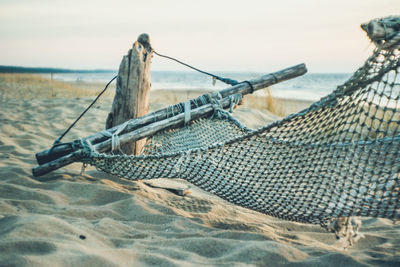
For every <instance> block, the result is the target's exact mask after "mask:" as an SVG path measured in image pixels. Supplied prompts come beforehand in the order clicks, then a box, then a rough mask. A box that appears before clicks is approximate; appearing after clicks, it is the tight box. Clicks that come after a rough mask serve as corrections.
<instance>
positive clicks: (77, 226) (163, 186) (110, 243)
mask: <svg viewBox="0 0 400 267" xmlns="http://www.w3.org/2000/svg"><path fill="white" fill-rule="evenodd" d="M172 94H173V92H170V94H169V95H172ZM157 97H158V98H159V99H164V100H165V95H162V94H161V93H159V92H153V93H152V99H153V102H157V101H154V99H157ZM175 97H176V99H179V97H182V96H175ZM91 99H92V98H41V97H37V96H36V95H35V94H31V95H25V94H24V95H20V97H18V98H16V97H15V95H12V94H8V93H7V92H5V91H2V92H0V266H281V265H290V266H335V267H337V266H377V265H381V266H396V265H397V266H399V265H400V225H393V224H392V222H391V221H389V220H385V219H376V218H363V219H362V220H363V226H362V228H361V233H362V234H363V235H364V238H362V239H360V240H359V241H358V242H357V243H356V244H355V245H354V246H353V247H350V248H348V249H344V246H343V244H342V243H341V242H340V241H338V240H336V238H335V235H334V234H333V233H329V232H327V231H325V230H324V229H322V228H321V227H319V226H318V225H309V224H301V223H293V222H288V221H283V220H280V219H276V218H273V217H271V216H268V215H265V214H261V213H258V212H255V211H251V210H248V209H244V208H241V207H238V206H235V205H232V204H230V203H228V202H226V201H224V200H221V199H220V198H218V197H216V196H214V195H211V194H209V193H207V192H204V191H202V190H201V189H198V188H196V187H195V186H192V187H191V194H189V195H186V196H179V195H176V194H174V192H173V190H168V188H175V189H179V188H185V187H187V186H188V183H187V182H185V181H183V180H179V179H172V180H167V179H157V180H151V181H150V180H147V181H142V182H133V181H129V180H124V179H118V178H115V177H111V176H109V175H107V174H104V173H102V172H99V171H97V170H95V169H93V168H90V167H89V168H88V169H87V170H86V172H85V173H84V174H83V175H80V169H81V164H77V163H76V164H73V165H70V166H67V167H65V168H63V169H60V170H57V171H55V172H53V173H51V174H48V175H46V176H43V177H39V178H34V177H33V176H32V174H31V168H32V167H34V166H35V165H36V161H35V158H34V154H35V153H36V152H38V151H41V150H43V149H46V148H49V147H50V146H51V144H52V142H53V140H54V139H55V138H56V137H57V136H59V135H60V134H61V133H62V132H63V130H64V129H66V127H67V126H69V124H70V123H72V121H73V120H74V119H75V118H76V117H77V116H78V115H79V113H80V112H81V111H82V110H83V109H84V108H85V107H86V106H87V105H88V104H89V103H90V101H91ZM164 104H165V103H164ZM110 105H111V99H109V98H106V99H105V100H103V101H102V102H100V103H99V104H96V105H95V108H94V109H93V110H91V111H90V112H89V113H88V114H87V115H86V116H85V117H84V119H83V120H82V121H81V122H79V123H78V125H77V126H76V128H74V129H73V130H72V132H71V133H70V134H68V136H67V137H66V140H65V141H69V140H73V139H75V138H78V137H85V136H88V135H90V134H93V133H95V132H98V131H100V130H102V129H103V126H104V123H105V118H106V115H107V112H108V111H109V110H110ZM162 105H163V104H161V103H153V104H152V108H153V109H155V108H158V107H161V106H162ZM302 105H304V103H302V104H301V103H300V106H302ZM237 116H238V117H239V118H241V119H246V122H247V123H248V124H249V125H250V126H252V127H257V126H260V125H264V124H266V123H268V122H271V121H273V120H275V119H277V118H278V117H277V116H276V115H273V114H271V113H269V112H267V111H265V110H257V109H253V108H251V107H249V106H245V107H243V108H240V109H238V112H237Z"/></svg>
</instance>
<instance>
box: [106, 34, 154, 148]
mask: <svg viewBox="0 0 400 267" xmlns="http://www.w3.org/2000/svg"><path fill="white" fill-rule="evenodd" d="M150 47H151V46H150V37H149V36H148V35H147V34H145V33H143V34H141V35H140V36H139V37H138V40H137V41H136V42H135V43H134V44H133V47H132V49H130V50H129V51H128V55H126V56H124V57H123V59H122V61H121V64H120V67H119V71H118V79H117V86H116V92H115V97H114V101H113V104H112V108H111V112H110V113H109V114H108V117H107V121H106V129H109V128H112V127H114V126H116V125H120V124H122V123H124V122H125V121H128V120H130V119H132V118H138V117H142V116H144V115H146V114H147V113H148V112H149V92H150V83H151V82H150V63H151V62H150V61H151V58H152V52H151V48H150ZM144 143H145V140H143V141H141V142H132V143H129V144H128V143H127V144H125V145H124V146H122V147H121V149H122V151H123V152H124V153H125V154H135V155H136V154H139V152H140V151H141V149H142V147H143V146H144Z"/></svg>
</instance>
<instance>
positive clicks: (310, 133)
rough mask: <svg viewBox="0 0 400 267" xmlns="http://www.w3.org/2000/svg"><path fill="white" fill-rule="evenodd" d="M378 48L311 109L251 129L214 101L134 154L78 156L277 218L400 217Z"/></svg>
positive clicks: (389, 98)
mask: <svg viewBox="0 0 400 267" xmlns="http://www.w3.org/2000/svg"><path fill="white" fill-rule="evenodd" d="M399 55H400V53H399V51H398V50H396V49H395V50H391V51H386V50H381V49H376V50H375V51H374V53H373V55H372V56H371V57H370V58H369V59H368V60H367V61H366V62H365V64H364V66H362V67H361V68H360V69H358V70H357V71H356V72H355V73H354V74H353V76H352V77H351V78H350V79H349V80H348V81H347V82H345V83H344V84H343V85H341V86H338V87H337V89H336V90H335V91H334V92H333V93H331V94H330V95H328V96H326V97H324V98H322V99H321V100H320V101H318V102H315V103H314V104H312V105H311V106H310V107H309V108H307V109H305V110H303V111H301V112H299V113H297V114H292V115H290V116H288V117H286V118H284V119H282V120H280V121H277V122H275V123H272V124H270V125H267V126H265V127H263V128H260V129H258V130H251V129H248V128H247V127H245V126H244V125H242V124H241V123H240V122H238V121H237V120H235V119H234V118H233V117H232V116H231V115H230V114H229V113H228V112H226V111H223V110H222V109H220V108H218V107H216V108H215V112H214V114H213V115H212V116H210V117H209V118H207V119H200V120H197V121H195V122H192V123H189V124H188V125H186V126H184V127H182V128H179V129H175V130H168V131H163V132H161V133H158V134H155V135H154V136H153V137H152V139H151V141H150V143H149V144H148V145H147V146H146V148H145V150H144V153H143V154H142V155H138V156H133V155H124V154H110V153H98V152H96V151H95V150H94V149H92V147H91V146H90V145H86V147H85V152H84V153H82V154H81V156H80V160H81V161H82V162H84V163H88V164H90V165H93V166H96V167H97V168H98V169H100V170H102V171H104V172H106V173H109V174H113V175H116V176H119V177H124V178H129V179H133V180H142V179H153V178H161V177H164V178H182V179H185V180H187V181H189V182H191V183H193V184H194V185H196V186H198V187H200V188H202V189H204V190H206V191H208V192H211V193H213V194H216V195H218V196H220V197H221V198H223V199H225V200H227V201H229V202H231V203H234V204H237V205H240V206H243V207H246V208H249V209H253V210H256V211H259V212H262V213H265V214H269V215H272V216H275V217H278V218H282V219H286V220H291V221H297V222H305V223H314V224H322V225H326V224H327V222H328V221H329V220H330V219H331V218H337V217H349V216H372V217H381V218H388V219H399V218H400V196H399V194H400V152H399V151H400V129H399V125H400V110H399V108H400V102H399V98H400V77H399V76H400V75H399V73H400V62H399Z"/></svg>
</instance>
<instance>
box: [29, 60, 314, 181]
mask: <svg viewBox="0 0 400 267" xmlns="http://www.w3.org/2000/svg"><path fill="white" fill-rule="evenodd" d="M306 72H307V69H306V67H305V65H304V64H299V65H296V66H293V67H290V68H287V69H284V70H281V71H278V72H275V73H271V74H267V75H264V76H262V77H260V78H258V79H254V80H251V81H250V82H251V84H252V86H253V88H254V90H260V89H262V88H265V87H268V86H270V85H273V84H276V83H278V82H282V81H285V80H288V79H291V78H294V77H298V76H301V75H303V74H305V73H306ZM250 92H252V88H251V87H250V85H249V84H247V83H242V84H238V85H235V86H233V87H231V88H227V89H224V90H222V91H220V94H221V96H222V97H224V98H223V99H222V101H221V102H222V103H221V104H222V107H223V108H227V107H228V106H229V105H230V99H229V98H228V97H227V96H229V95H231V94H242V95H245V94H249V93H250ZM174 107H176V106H174ZM176 108H177V107H176ZM212 112H213V108H212V105H211V104H206V105H203V106H201V107H198V108H195V109H193V110H192V112H191V120H195V119H198V118H201V117H204V116H207V115H209V114H211V113H212ZM157 117H158V118H159V119H157ZM162 118H163V119H162ZM183 120H184V113H180V114H178V115H176V116H174V117H172V118H167V109H164V110H161V111H158V112H154V113H152V114H149V115H147V116H144V117H142V118H138V119H133V120H131V121H129V122H128V124H127V125H126V127H125V130H124V131H123V132H122V133H121V134H120V136H119V139H120V142H121V144H125V143H127V142H133V141H136V140H140V139H142V138H144V137H147V136H150V135H153V134H155V133H156V132H158V131H162V130H166V129H171V128H174V127H178V126H180V125H182V123H183ZM152 122H153V123H152ZM117 128H118V127H114V128H112V129H110V132H111V130H112V132H115V131H116V130H117ZM127 128H128V129H127ZM100 136H102V138H99V137H100ZM103 137H104V135H103V134H101V133H98V134H96V135H93V136H91V137H88V138H86V140H100V139H102V141H99V142H97V143H96V144H95V145H94V148H95V149H96V150H97V151H98V152H106V151H107V150H110V148H111V139H110V138H109V137H107V138H104V139H103ZM92 144H93V143H92ZM81 152H82V150H81V149H78V150H74V151H73V152H72V153H68V154H66V155H63V156H62V157H60V158H57V159H55V160H53V161H50V162H47V163H44V164H42V165H40V166H37V167H35V168H33V169H32V173H33V175H34V176H41V175H44V174H47V173H49V172H51V171H53V170H56V169H59V168H61V167H64V166H66V165H68V164H71V163H73V162H75V161H77V160H78V155H79V153H81Z"/></svg>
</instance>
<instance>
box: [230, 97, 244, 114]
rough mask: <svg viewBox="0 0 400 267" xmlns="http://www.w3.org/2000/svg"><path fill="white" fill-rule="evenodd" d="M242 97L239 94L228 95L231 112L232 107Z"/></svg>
mask: <svg viewBox="0 0 400 267" xmlns="http://www.w3.org/2000/svg"><path fill="white" fill-rule="evenodd" d="M242 99H243V96H242V95H241V94H234V95H231V96H230V97H229V100H230V106H229V112H230V113H232V112H233V109H234V108H235V107H236V105H238V104H239V103H240V102H241V101H242Z"/></svg>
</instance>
